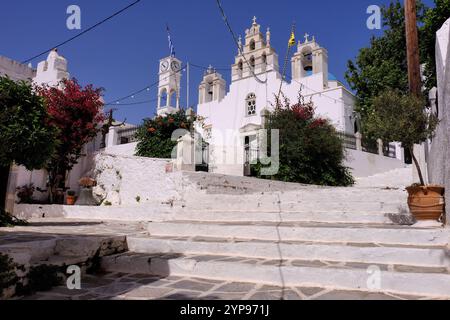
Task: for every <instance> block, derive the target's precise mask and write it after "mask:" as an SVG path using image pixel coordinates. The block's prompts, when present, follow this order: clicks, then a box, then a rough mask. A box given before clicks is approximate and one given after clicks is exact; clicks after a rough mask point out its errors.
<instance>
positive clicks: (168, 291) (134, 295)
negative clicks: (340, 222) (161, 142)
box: [21, 273, 426, 300]
mask: <svg viewBox="0 0 450 320" xmlns="http://www.w3.org/2000/svg"><path fill="white" fill-rule="evenodd" d="M81 287H82V288H81V290H68V289H67V288H66V287H64V286H61V287H57V288H54V289H53V290H51V291H48V292H39V293H37V294H35V295H33V296H30V297H24V298H21V299H23V300H422V299H426V298H425V297H417V296H405V295H393V294H382V293H367V292H357V291H341V290H330V289H324V288H293V287H288V288H284V289H283V288H280V287H275V286H268V285H263V284H254V283H237V282H226V281H216V280H208V279H199V278H182V277H175V276H170V277H155V276H149V275H146V274H123V273H106V274H103V275H96V276H92V275H85V276H83V277H82V281H81Z"/></svg>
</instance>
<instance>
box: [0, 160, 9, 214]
mask: <svg viewBox="0 0 450 320" xmlns="http://www.w3.org/2000/svg"><path fill="white" fill-rule="evenodd" d="M8 180H9V167H2V166H0V209H5V205H6V192H7V190H8Z"/></svg>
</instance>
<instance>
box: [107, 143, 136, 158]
mask: <svg viewBox="0 0 450 320" xmlns="http://www.w3.org/2000/svg"><path fill="white" fill-rule="evenodd" d="M136 147H137V142H135V143H127V144H121V145H116V146H108V147H107V148H106V149H105V153H107V154H113V155H117V156H134V155H135V154H136Z"/></svg>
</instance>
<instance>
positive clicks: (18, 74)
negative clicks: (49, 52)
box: [0, 56, 36, 81]
mask: <svg viewBox="0 0 450 320" xmlns="http://www.w3.org/2000/svg"><path fill="white" fill-rule="evenodd" d="M1 75H8V77H10V78H11V79H12V80H15V81H17V80H30V81H31V79H32V78H34V77H35V76H36V70H34V69H32V68H30V67H29V66H27V65H25V64H21V63H19V62H17V61H14V60H11V59H8V58H6V57H2V56H0V76H1Z"/></svg>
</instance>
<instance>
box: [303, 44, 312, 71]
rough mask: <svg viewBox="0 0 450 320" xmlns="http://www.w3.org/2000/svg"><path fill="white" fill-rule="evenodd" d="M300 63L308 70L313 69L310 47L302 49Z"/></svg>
mask: <svg viewBox="0 0 450 320" xmlns="http://www.w3.org/2000/svg"><path fill="white" fill-rule="evenodd" d="M302 55H303V57H302V63H303V69H304V70H305V71H306V72H308V71H312V70H313V61H312V60H313V59H312V49H311V48H310V47H306V48H304V49H303V51H302Z"/></svg>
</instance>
